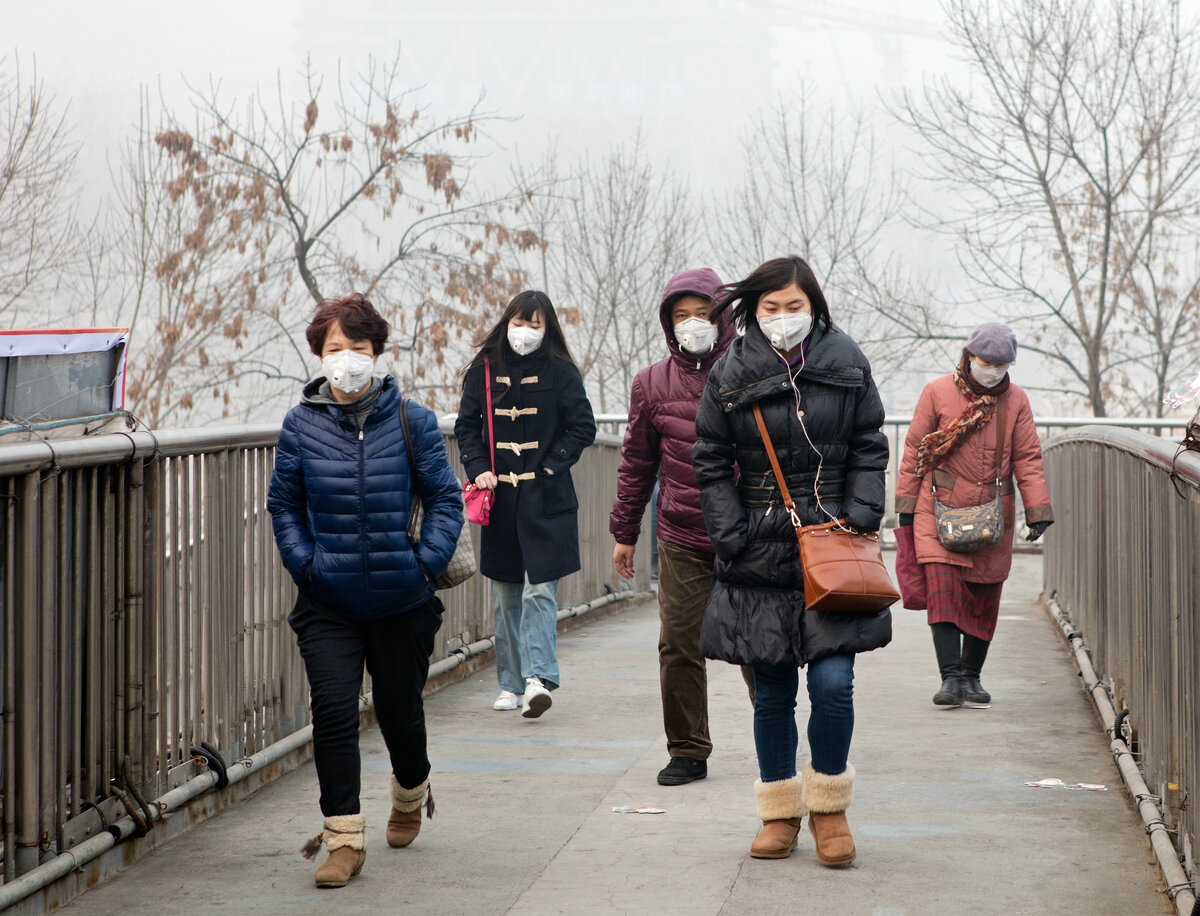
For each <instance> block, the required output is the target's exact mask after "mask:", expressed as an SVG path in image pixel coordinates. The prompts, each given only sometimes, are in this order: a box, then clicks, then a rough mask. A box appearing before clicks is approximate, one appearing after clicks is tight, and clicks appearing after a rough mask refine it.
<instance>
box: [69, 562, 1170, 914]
mask: <svg viewBox="0 0 1200 916" xmlns="http://www.w3.org/2000/svg"><path fill="white" fill-rule="evenodd" d="M1040 579H1041V569H1040V558H1038V557H1020V558H1018V560H1017V563H1016V566H1015V568H1014V571H1013V576H1012V578H1011V579H1010V580H1009V585H1008V587H1007V589H1006V596H1005V601H1004V603H1003V605H1002V608H1001V622H1000V627H999V630H998V633H997V639H996V641H995V643H994V644H993V650H992V657H991V659H989V662H988V666H987V668H986V669H985V671H984V675H985V676H984V678H983V680H984V683H985V684H986V686H987V687H988V689H989V690H991V692H992V693H993V695H994V696H995V698H996V699H995V703H994V705H993V706H991V707H990V708H987V709H941V708H938V707H935V706H933V705H932V704H931V703H930V697H931V696H932V695H933V693H934V691H935V690H936V689H937V687H938V684H939V683H940V681H939V679H938V678H937V676H936V666H935V663H934V659H933V648H932V645H931V643H930V639H929V634H928V628H927V627H926V626H925V622H924V619H925V618H924V614H923V613H914V612H911V611H903V610H897V611H896V612H895V640H894V642H893V643H892V645H891V646H889V647H888V648H886V649H884V650H881V651H879V652H874V653H870V654H868V655H864V656H860V657H859V661H858V665H857V670H856V674H857V680H856V688H857V689H856V707H857V716H858V721H857V727H856V729H855V740H854V746H853V748H852V750H851V755H850V756H851V761H852V762H853V763H854V764H855V766H856V767H857V769H858V783H857V786H856V787H855V800H854V805H853V806H852V807H851V809H850V813H849V819H850V824H851V827H852V829H853V831H854V836H855V840H856V842H857V845H858V861H857V862H856V863H855V866H854V867H853V868H850V869H844V870H832V869H826V868H823V867H821V866H820V865H819V864H818V863H817V861H816V859H815V857H814V855H813V848H812V840H811V837H810V836H808V834H807V824H806V826H805V833H804V834H803V835H802V837H801V843H800V847H799V849H797V850H796V852H795V853H793V854H792V856H791V858H789V859H786V860H782V861H762V860H757V859H751V858H750V857H749V856H748V849H749V846H750V841H751V840H752V839H753V838H754V835H755V832H756V830H757V828H758V822H757V820H756V819H755V816H754V798H753V790H752V784H753V781H754V778H755V776H756V775H757V770H756V766H755V759H754V750H753V743H752V738H751V718H750V717H751V710H750V705H749V702H748V700H747V696H746V690H745V687H744V686H743V684H742V681H741V677H740V675H739V673H738V671H737V670H736V669H735V668H732V667H730V666H727V665H724V664H710V668H709V671H710V690H709V693H710V704H711V707H710V708H711V712H710V715H711V719H712V731H713V740H714V743H715V745H716V750H715V751H714V754H713V757H712V759H711V760H710V761H709V774H710V775H709V778H708V779H707V780H705V781H703V782H699V783H693V784H692V785H689V786H683V787H673V788H663V787H660V786H658V785H657V784H656V782H655V778H654V777H655V774H656V773H657V771H658V769H659V768H660V767H662V766H663V765H665V763H666V762H667V756H666V751H665V745H664V742H663V738H662V734H661V721H660V715H659V713H660V709H659V698H658V669H657V660H656V644H657V635H658V624H657V616H656V608H655V606H654V605H653V604H652V603H650V604H647V605H644V606H642V607H639V608H635V609H633V610H630V611H627V612H625V613H623V614H620V615H618V616H614V617H610V618H607V619H597V620H596V621H594V622H592V623H590V624H589V625H588V626H587V627H585V628H584V629H582V630H576V631H574V632H572V633H569V634H566V635H564V636H563V637H562V639H561V641H560V659H561V662H562V670H563V677H564V680H565V686H564V687H563V689H562V690H560V691H559V692H557V693H556V694H555V697H554V707H553V709H552V710H551V711H550V712H549V713H548V714H547V715H546V716H545V717H543V718H542V719H539V720H526V719H522V718H521V717H520V714H519V713H498V712H493V711H492V710H491V702H492V700H493V699H494V697H495V694H496V692H497V688H496V686H495V680H494V672H493V671H492V669H490V668H489V669H485V670H483V671H481V672H478V673H476V674H475V675H473V676H472V677H471V679H469V680H467V681H464V682H463V683H460V684H456V685H454V686H452V687H449V688H447V689H445V690H443V691H441V692H439V693H437V694H435V695H434V696H432V697H430V698H429V700H428V706H427V709H428V719H429V727H430V734H431V748H430V750H431V758H432V760H433V780H434V791H435V795H436V798H437V815H436V817H435V818H434V820H433V821H432V822H426V825H425V827H424V828H423V830H422V833H421V835H420V837H419V838H418V840H417V841H416V843H415V844H414V845H413V846H412V847H410V848H409V849H406V850H392V849H389V848H388V847H387V845H386V844H385V842H384V838H383V833H384V823H385V821H386V819H387V811H388V800H387V799H388V793H387V785H388V764H387V757H386V755H385V753H384V748H383V743H382V740H381V739H380V737H379V733H378V731H377V730H374V729H372V730H371V731H369V732H367V733H365V734H364V735H363V741H362V746H363V810H364V812H365V813H366V815H367V822H368V837H369V840H368V842H369V847H368V854H367V862H366V867H365V869H364V871H363V874H362V876H361V877H359V878H356V879H355V880H354V881H352V882H351V884H350V885H349V886H348V887H347V888H345V889H343V890H337V891H329V890H327V891H318V890H316V889H315V888H314V887H313V884H312V872H313V870H314V868H315V865H314V864H313V863H309V862H306V861H305V860H304V859H302V858H301V857H300V855H299V852H298V850H299V848H300V846H301V844H302V843H303V842H304V840H305V839H306V838H307V837H309V836H312V835H313V834H315V833H316V832H317V831H318V830H319V829H320V816H319V812H318V809H317V804H316V800H317V785H316V776H315V773H314V770H313V768H312V766H311V765H309V766H307V767H304V768H302V769H301V770H298V771H297V772H295V773H293V774H291V775H289V776H287V777H285V778H283V779H281V780H279V781H278V782H276V783H274V784H273V785H271V786H269V787H268V788H266V789H264V790H262V791H261V792H259V793H258V794H257V795H255V796H254V797H253V798H252V799H251V800H249V801H248V802H246V803H244V804H242V805H240V806H238V807H237V808H235V809H233V810H230V811H228V812H226V813H225V814H222V815H220V816H218V817H216V818H214V819H212V820H211V821H209V822H207V823H205V824H203V825H201V826H199V827H197V828H195V829H193V830H191V831H189V832H188V833H186V834H184V835H183V836H180V837H179V838H177V839H175V840H173V841H171V842H170V843H168V844H167V845H166V846H164V847H163V848H161V849H159V850H157V851H155V852H153V853H151V854H150V855H148V856H147V857H145V858H144V859H143V860H142V861H140V862H137V863H136V864H134V865H133V866H131V867H130V868H129V869H128V870H127V871H125V872H123V873H122V874H121V875H119V876H118V877H116V878H114V879H112V880H110V881H109V882H107V883H106V884H104V885H102V886H100V887H98V888H95V889H93V890H91V891H89V892H87V893H86V894H84V895H83V896H81V897H79V898H78V899H77V900H76V901H74V902H73V903H72V904H71V905H70V906H68V907H66V908H65V910H66V912H67V913H89V914H91V913H114V914H116V913H121V914H145V916H151V914H153V916H161V914H164V913H179V914H182V913H199V912H208V913H217V912H228V913H264V914H265V913H286V914H293V913H314V914H316V913H321V914H330V913H344V914H347V916H348V914H358V913H388V914H394V913H420V914H425V913H429V914H456V913H461V914H499V913H513V914H547V913H571V914H585V913H597V914H599V913H638V914H642V913H648V914H659V913H663V914H666V913H680V914H684V913H686V914H709V913H713V914H716V913H720V914H727V916H728V914H751V913H753V914H772V913H783V912H788V913H828V914H871V916H901V914H909V916H915V914H922V916H928V914H947V916H949V914H953V916H961V914H966V913H970V914H981V916H982V914H993V913H994V914H1005V916H1014V914H1055V916H1068V914H1080V916H1083V914H1088V916H1097V914H1123V916H1127V914H1168V913H1172V912H1174V910H1173V908H1172V907H1171V906H1170V905H1169V903H1168V902H1167V899H1166V896H1165V894H1164V893H1163V892H1162V881H1161V880H1160V877H1159V874H1158V871H1157V868H1156V867H1155V865H1154V863H1153V857H1152V855H1151V852H1150V846H1149V843H1148V842H1147V840H1146V837H1145V834H1144V832H1143V830H1142V828H1141V826H1140V821H1139V820H1138V818H1137V817H1136V815H1135V813H1134V809H1133V805H1132V803H1131V801H1130V800H1129V799H1128V797H1127V795H1126V793H1125V790H1124V787H1123V785H1122V784H1121V781H1120V777H1119V775H1118V773H1117V770H1116V768H1115V766H1114V765H1113V762H1112V758H1111V757H1110V756H1109V754H1108V751H1107V741H1106V739H1105V737H1104V735H1103V733H1102V731H1101V730H1100V726H1099V724H1098V719H1097V717H1096V716H1095V714H1094V712H1093V710H1092V709H1091V707H1090V705H1089V701H1088V700H1087V698H1086V696H1085V695H1084V693H1083V692H1082V690H1081V688H1080V683H1079V678H1078V676H1077V674H1076V671H1075V668H1074V666H1073V663H1072V661H1071V659H1070V657H1069V655H1068V653H1067V650H1066V648H1065V647H1064V645H1063V643H1062V641H1061V637H1060V636H1059V635H1058V634H1057V633H1056V631H1055V628H1054V626H1053V624H1052V622H1051V621H1049V620H1048V618H1047V617H1046V616H1045V614H1044V612H1043V611H1042V610H1041V608H1040V607H1039V606H1038V605H1037V604H1036V598H1037V594H1038V590H1039V583H1040ZM806 708H807V703H806V701H802V702H801V709H800V715H801V717H802V718H801V722H802V724H803V721H804V719H805V718H806V715H807V712H806ZM801 734H802V735H803V728H802V730H801ZM801 747H802V750H801V753H802V756H804V755H806V753H807V751H806V748H805V745H804V742H803V739H802V741H801ZM1044 777H1058V778H1061V779H1062V780H1064V781H1065V782H1067V783H1101V784H1104V785H1107V786H1108V787H1109V791H1106V792H1098V791H1082V790H1074V791H1072V790H1068V789H1063V788H1059V789H1048V788H1029V787H1027V786H1026V785H1025V783H1026V782H1028V781H1033V780H1039V779H1042V778H1044ZM617 805H633V806H657V807H662V808H665V809H666V813H665V814H661V815H636V814H615V813H613V812H612V808H613V807H614V806H617ZM322 856H323V853H322Z"/></svg>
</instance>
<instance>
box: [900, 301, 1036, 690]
mask: <svg viewBox="0 0 1200 916" xmlns="http://www.w3.org/2000/svg"><path fill="white" fill-rule="evenodd" d="M1016 358H1017V337H1016V335H1015V334H1014V333H1013V331H1012V329H1011V328H1009V327H1008V326H1007V325H1005V324H1001V323H1000V322H995V321H993V322H987V323H986V324H982V325H980V326H979V327H978V328H976V329H975V330H974V331H973V332H972V334H971V336H970V338H969V339H968V340H967V345H966V347H965V348H964V349H963V354H962V359H961V360H960V362H959V364H958V366H957V368H956V369H955V370H954V372H952V373H951V374H949V375H944V376H942V377H941V378H937V379H934V380H933V381H932V382H930V383H929V384H928V385H926V386H925V389H924V390H923V391H922V392H921V397H920V400H919V401H918V402H917V408H916V411H915V412H914V414H913V421H912V425H911V426H910V427H909V428H908V436H907V438H906V439H905V443H904V457H903V460H902V461H901V463H900V476H899V481H898V483H897V485H896V512H897V513H898V514H899V517H900V526H901V527H902V528H903V527H904V526H906V525H912V526H913V532H912V533H913V541H914V544H915V553H916V560H917V562H918V563H919V564H920V568H921V570H922V571H923V572H924V575H925V581H926V584H927V587H928V602H927V608H928V615H929V628H930V630H931V631H932V633H933V647H934V651H935V652H936V653H937V661H938V668H939V670H940V673H941V676H942V686H941V689H939V690H938V692H937V693H936V694H934V697H933V702H934V703H935V704H937V705H939V706H961V705H962V704H963V703H989V702H991V695H990V694H989V693H988V692H987V691H986V690H984V688H983V685H982V684H981V683H980V680H979V677H980V672H981V671H982V669H983V663H984V660H985V659H986V658H987V653H988V647H989V646H990V645H991V642H992V637H993V635H994V634H995V632H996V620H997V618H998V616H999V613H1000V591H1001V589H1002V588H1003V587H1004V581H1005V580H1006V579H1007V578H1008V573H1009V570H1010V568H1011V566H1012V554H1013V533H1014V530H1015V527H1016V518H1015V515H1016V497H1015V495H1014V494H1015V491H1016V490H1020V492H1021V502H1022V503H1023V504H1024V507H1025V522H1026V524H1027V525H1028V527H1029V534H1028V536H1027V538H1026V539H1027V540H1030V541H1036V540H1037V539H1038V538H1039V537H1041V536H1042V533H1043V532H1044V531H1045V530H1046V529H1047V528H1048V527H1050V525H1052V524H1053V523H1054V513H1053V512H1052V511H1051V508H1050V493H1049V491H1048V490H1047V489H1046V475H1045V473H1044V471H1043V469H1042V448H1041V443H1040V442H1039V441H1038V435H1037V428H1036V427H1035V425H1034V422H1033V413H1032V411H1031V410H1030V407H1029V398H1027V397H1026V396H1025V392H1024V391H1022V390H1021V389H1020V388H1019V387H1017V386H1016V385H1014V384H1013V383H1012V380H1011V379H1010V378H1009V376H1008V369H1009V367H1010V366H1011V365H1012V363H1013V362H1014V361H1015V360H1016ZM1001 420H1002V421H1003V424H1004V431H1003V437H1002V438H1001V437H1000V435H999V430H998V426H999V423H1000V421H1001ZM998 443H1002V453H1001V456H1000V470H999V475H997V469H996V449H997V444H998ZM997 479H999V481H1000V482H999V489H1000V494H1001V497H1002V504H1003V507H1004V533H1003V536H1002V537H1001V538H1000V540H999V542H998V543H996V544H994V545H992V546H991V547H985V548H983V549H982V550H978V551H975V552H972V553H958V552H954V551H951V550H949V549H947V548H946V547H945V546H943V544H942V542H941V541H940V540H939V538H938V531H937V523H936V521H935V518H934V494H933V486H934V485H936V487H937V499H938V501H939V502H940V503H941V504H942V505H943V506H946V507H949V508H962V507H967V506H978V505H982V504H984V503H986V502H988V501H990V500H992V499H993V498H994V497H995V495H996V488H997ZM1014 479H1015V486H1014Z"/></svg>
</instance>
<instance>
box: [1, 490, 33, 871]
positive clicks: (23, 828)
mask: <svg viewBox="0 0 1200 916" xmlns="http://www.w3.org/2000/svg"><path fill="white" fill-rule="evenodd" d="M40 496H41V484H40V482H39V474H38V472H37V471H32V472H30V473H28V474H26V475H25V476H24V478H23V479H22V486H21V507H20V508H21V528H20V531H21V537H20V541H19V545H18V550H19V554H20V557H19V560H18V564H19V568H20V575H19V576H18V581H17V583H16V592H17V596H16V597H17V600H16V602H15V604H14V606H13V613H14V615H15V617H16V628H15V629H16V633H15V636H16V641H17V643H18V644H19V649H18V651H17V659H18V664H20V666H21V671H20V672H18V675H17V678H16V739H17V740H16V746H17V753H16V757H17V766H16V774H15V776H16V778H15V783H16V786H15V788H16V791H15V793H14V794H15V797H14V799H13V803H14V805H15V807H16V825H15V826H16V830H15V833H16V838H15V839H16V844H15V845H16V849H15V851H14V852H15V855H14V856H13V858H14V859H15V874H16V875H17V876H20V875H23V874H25V872H27V871H30V870H31V869H33V868H35V867H36V866H37V864H38V843H39V841H40V837H39V836H38V762H39V761H38V758H39V754H38V751H39V749H40V748H39V744H38V694H39V688H40V682H41V677H40V672H39V670H38V668H39V664H38V662H39V659H40V655H39V653H38V638H39V635H40V634H39V632H38V614H39V612H40V610H41V601H40V591H41V577H40V576H39V575H38V550H39V548H40V536H39V529H40V527H41V526H40V521H41V511H40V502H41V500H40ZM6 855H7V852H6Z"/></svg>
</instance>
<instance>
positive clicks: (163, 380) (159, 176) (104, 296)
mask: <svg viewBox="0 0 1200 916" xmlns="http://www.w3.org/2000/svg"><path fill="white" fill-rule="evenodd" d="M150 119H151V114H150V106H149V104H148V102H146V101H143V104H142V113H141V123H140V125H139V130H138V134H137V137H136V138H135V139H134V140H132V141H131V142H130V143H129V144H128V145H127V147H126V148H125V150H124V152H123V154H122V157H121V160H120V163H119V166H118V168H117V169H116V171H115V174H114V176H113V180H114V198H113V200H112V201H111V206H110V208H109V213H108V220H107V221H106V223H105V225H104V229H103V231H101V232H97V233H95V235H94V238H93V243H92V245H91V246H90V247H89V249H88V252H87V264H88V271H87V281H86V282H87V285H88V287H89V288H90V290H91V291H92V300H93V309H94V310H96V311H103V312H105V313H107V314H112V315H115V316H116V320H118V321H120V322H122V323H125V324H128V325H129V326H130V327H131V328H132V330H133V334H132V339H131V354H130V359H129V361H128V368H127V393H128V396H129V400H130V407H131V408H132V409H133V410H134V411H135V412H136V413H137V414H138V415H139V417H140V418H141V419H142V420H143V421H144V422H145V423H147V424H148V425H150V426H152V427H158V426H162V425H164V424H182V423H185V422H186V423H197V422H205V421H208V420H214V419H229V418H231V417H236V418H239V419H246V418H247V417H248V416H249V415H250V414H251V413H252V408H253V406H254V404H255V403H256V402H257V401H261V400H263V399H264V398H265V396H266V394H267V392H264V390H263V388H262V383H263V381H264V380H271V381H275V382H278V381H281V380H283V379H285V378H287V374H286V371H285V370H284V369H281V368H280V366H288V365H291V364H293V363H294V362H296V360H295V359H294V357H300V359H301V362H302V354H301V353H300V351H298V350H297V349H296V348H295V344H294V343H293V342H292V341H291V340H290V338H289V334H288V333H287V331H288V329H287V326H286V325H285V324H284V323H283V322H282V321H281V320H280V319H281V315H280V310H279V308H278V307H277V306H276V305H274V304H273V303H272V302H268V305H267V306H266V307H259V303H258V299H259V296H260V292H261V291H262V290H263V289H265V288H271V287H268V286H267V283H268V279H269V278H268V274H267V266H268V265H269V264H270V263H271V260H272V257H273V256H274V251H273V249H272V247H271V246H270V245H268V244H263V243H261V240H260V244H258V245H255V246H246V245H245V244H244V240H243V239H242V238H241V237H240V236H239V234H238V232H237V229H238V226H239V219H240V212H241V206H242V203H243V202H242V201H240V200H238V199H236V197H235V195H233V194H231V193H229V192H228V191H225V190H223V189H224V188H225V187H226V185H225V184H224V183H223V182H221V181H220V179H219V178H217V177H215V176H214V174H213V173H212V172H210V171H209V170H207V169H205V168H202V167H200V165H199V163H200V162H201V160H200V159H199V158H198V157H197V156H196V155H195V154H194V152H193V153H192V154H191V155H190V156H188V155H184V156H182V157H180V156H179V154H178V152H171V151H167V150H165V149H164V146H169V145H170V144H182V145H184V146H186V145H187V141H186V140H183V139H181V138H179V137H178V136H177V135H174V134H172V133H170V132H169V131H164V130H162V129H161V128H160V127H158V126H155V125H153V124H152V123H151V120H150ZM179 158H182V159H184V160H185V161H186V162H187V163H188V165H185V166H184V167H183V168H180V167H179V166H178V159H179ZM266 238H268V236H266V235H265V234H264V236H263V239H266ZM276 257H277V256H276ZM273 290H274V291H275V292H278V293H279V295H280V296H281V297H282V298H283V299H285V300H286V290H278V289H277V288H273ZM264 298H268V299H273V298H274V297H273V296H272V297H264ZM265 343H269V344H270V348H268V347H266V346H264V344H265ZM254 344H258V346H252V345H254ZM268 349H272V350H273V351H274V352H273V353H271V355H270V356H268V355H267V353H268ZM288 349H291V350H292V351H293V352H292V354H291V355H292V357H293V359H288V358H283V356H284V354H285V353H286V351H287V350H288ZM251 350H253V352H249V351H251ZM281 350H282V351H284V352H283V353H281ZM248 380H253V381H254V382H255V385H254V389H255V390H254V398H253V399H251V398H250V397H242V398H239V397H238V394H239V392H238V390H237V389H238V388H239V387H240V386H241V385H242V383H243V382H245V381H248ZM291 381H293V382H295V381H303V378H302V377H300V376H296V375H293V376H292V377H291Z"/></svg>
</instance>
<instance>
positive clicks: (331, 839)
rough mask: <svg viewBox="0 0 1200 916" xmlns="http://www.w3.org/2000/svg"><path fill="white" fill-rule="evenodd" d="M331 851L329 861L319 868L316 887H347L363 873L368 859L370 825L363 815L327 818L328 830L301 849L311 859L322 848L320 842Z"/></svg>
mask: <svg viewBox="0 0 1200 916" xmlns="http://www.w3.org/2000/svg"><path fill="white" fill-rule="evenodd" d="M322 839H324V841H325V848H326V849H328V850H329V858H328V859H326V860H325V861H324V862H322V863H321V867H320V868H318V869H317V874H316V882H317V887H345V886H346V884H347V883H348V882H349V881H350V879H351V878H353V877H354V876H355V875H357V874H358V873H359V872H361V871H362V867H363V862H365V861H366V859H367V822H366V819H365V818H364V817H363V816H362V815H361V814H339V815H336V816H334V817H327V818H325V829H324V830H323V831H322V832H321V833H319V834H317V836H315V837H313V838H312V839H311V840H309V841H308V843H306V844H305V846H304V849H303V850H301V851H302V852H303V853H304V855H305V857H306V858H310V859H311V858H312V857H313V856H314V855H316V853H317V850H318V849H320V848H321V840H322Z"/></svg>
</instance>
